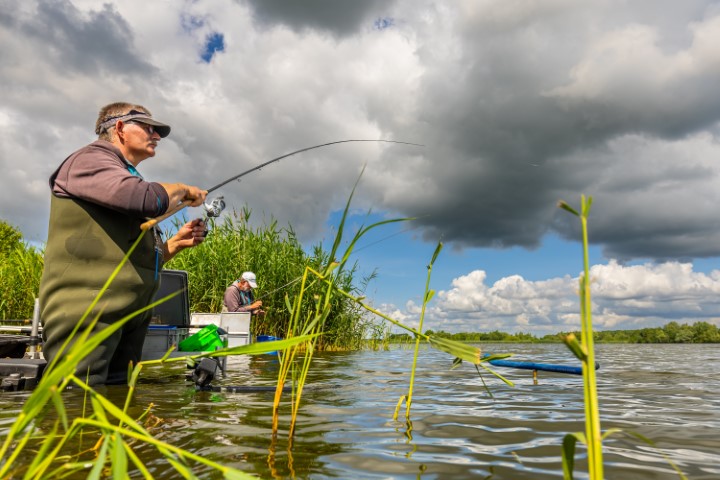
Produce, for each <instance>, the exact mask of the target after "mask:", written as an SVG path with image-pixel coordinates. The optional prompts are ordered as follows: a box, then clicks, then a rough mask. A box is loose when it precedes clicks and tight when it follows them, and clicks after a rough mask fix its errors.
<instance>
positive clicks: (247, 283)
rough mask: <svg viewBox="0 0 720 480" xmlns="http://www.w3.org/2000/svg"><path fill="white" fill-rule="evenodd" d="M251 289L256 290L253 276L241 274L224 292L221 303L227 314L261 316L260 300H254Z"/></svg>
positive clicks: (262, 312)
mask: <svg viewBox="0 0 720 480" xmlns="http://www.w3.org/2000/svg"><path fill="white" fill-rule="evenodd" d="M253 288H257V283H256V281H255V274H254V273H253V272H243V274H242V275H241V276H240V278H239V279H238V280H235V281H234V282H233V283H232V285H230V286H229V287H228V288H227V289H226V290H225V297H224V299H223V303H224V304H225V308H226V309H227V311H228V312H250V313H252V314H253V315H263V314H265V312H264V311H263V310H262V300H255V296H254V295H253V291H252V289H253Z"/></svg>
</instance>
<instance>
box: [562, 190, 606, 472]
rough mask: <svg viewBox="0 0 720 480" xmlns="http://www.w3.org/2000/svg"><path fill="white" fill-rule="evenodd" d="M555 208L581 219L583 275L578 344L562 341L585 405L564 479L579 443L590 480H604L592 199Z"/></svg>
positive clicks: (570, 440)
mask: <svg viewBox="0 0 720 480" xmlns="http://www.w3.org/2000/svg"><path fill="white" fill-rule="evenodd" d="M558 206H559V207H560V208H562V209H564V210H566V211H568V212H570V213H572V214H573V215H576V216H577V217H579V218H580V227H581V230H582V249H583V274H582V275H581V276H580V280H579V282H580V317H581V339H580V343H579V344H578V342H577V339H576V338H575V336H574V335H572V334H571V335H568V336H567V337H566V338H565V339H564V341H565V343H566V344H567V345H568V347H569V348H570V350H571V351H572V352H573V353H574V354H575V356H576V357H577V358H578V359H579V360H580V361H581V362H582V372H583V396H584V403H585V435H584V436H578V435H577V434H574V435H573V434H570V435H571V436H570V437H566V439H565V441H564V442H563V446H564V449H563V465H564V472H565V478H572V460H570V458H569V457H572V456H573V455H574V447H575V443H576V442H577V441H578V440H579V441H581V442H583V443H585V444H586V446H587V451H588V474H589V476H590V479H591V480H602V479H603V452H602V432H601V429H600V408H599V401H598V395H597V379H596V375H595V348H594V344H593V327H592V302H591V297H590V260H589V254H588V250H589V249H588V228H587V227H588V223H587V220H588V215H589V214H590V207H591V206H592V197H588V198H587V199H586V198H585V195H582V197H581V200H580V213H578V212H577V211H576V210H575V209H573V208H572V207H570V206H569V205H568V204H567V203H566V202H564V201H561V202H559V204H558Z"/></svg>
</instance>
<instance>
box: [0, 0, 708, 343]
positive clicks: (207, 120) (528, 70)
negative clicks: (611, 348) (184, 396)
mask: <svg viewBox="0 0 720 480" xmlns="http://www.w3.org/2000/svg"><path fill="white" fill-rule="evenodd" d="M0 44H1V45H2V48H1V49H0V85H2V89H1V90H0V91H1V93H0V162H1V163H2V176H1V178H0V218H2V219H3V220H5V221H7V222H9V223H11V224H13V225H15V226H17V227H18V228H20V230H21V231H22V232H23V234H24V235H25V237H26V239H27V240H30V241H32V242H37V243H42V242H43V241H44V240H45V238H46V235H47V221H48V211H49V198H48V195H49V193H48V186H47V178H48V176H49V175H50V174H51V173H52V171H53V170H54V169H55V168H56V167H57V165H58V164H59V163H60V162H61V161H62V160H63V159H64V158H65V157H66V156H67V155H68V154H70V153H71V152H72V151H73V150H75V149H77V148H79V147H81V146H83V145H84V144H86V143H89V142H91V141H93V140H94V136H93V127H94V123H95V119H96V115H97V111H98V110H99V108H100V107H101V106H102V105H104V104H107V103H110V102H113V101H119V100H126V101H131V102H137V103H141V104H143V105H145V106H147V107H148V108H150V110H151V111H152V112H153V114H154V116H155V117H158V118H159V119H161V120H164V121H167V122H168V123H170V124H171V125H172V127H173V131H172V134H171V135H170V137H168V138H166V139H164V140H163V141H162V143H161V144H160V147H159V149H158V155H157V156H156V157H155V158H153V159H152V160H149V161H147V162H145V163H143V164H142V165H141V166H140V170H141V172H142V173H143V174H144V176H145V177H146V178H148V179H151V180H157V181H180V182H185V183H189V184H194V185H198V186H200V187H203V188H208V187H210V186H213V185H215V184H217V183H219V182H220V181H222V180H224V179H225V178H226V177H228V176H230V175H232V174H235V173H239V172H241V171H243V170H245V169H247V168H250V167H252V166H254V165H256V164H259V163H262V162H264V161H267V160H269V159H271V158H273V157H276V156H279V155H282V154H284V153H288V152H291V151H294V150H298V149H301V148H305V147H308V146H311V145H315V144H320V143H326V142H332V141H336V140H344V139H387V140H398V141H405V142H412V143H420V144H423V145H424V147H414V146H407V145H392V144H382V143H347V144H341V145H334V146H330V147H326V148H323V149H317V150H313V151H311V152H307V153H303V154H300V155H297V156H294V157H290V158H288V159H286V160H283V161H282V162H280V163H277V164H274V165H272V166H269V167H267V168H266V169H263V170H262V171H260V172H258V173H255V174H253V175H252V176H247V177H245V178H244V179H243V181H242V182H240V183H232V184H229V185H228V186H227V187H224V188H223V189H222V190H220V191H218V194H222V195H224V196H225V200H226V202H227V203H228V205H229V206H230V208H232V207H236V208H240V207H242V206H243V205H245V204H247V205H248V206H249V207H250V208H252V210H253V212H254V215H256V216H258V217H261V216H263V215H264V216H267V217H270V216H272V217H274V218H276V219H278V220H279V221H280V223H281V224H286V223H288V222H289V223H290V224H291V225H292V226H293V228H294V229H295V230H296V231H297V232H298V234H299V235H300V237H301V239H302V240H303V242H305V243H306V244H307V245H311V244H312V243H315V242H317V241H321V240H323V239H324V240H325V241H328V239H330V238H332V227H333V224H334V223H336V222H337V219H338V211H339V210H341V209H342V208H343V206H344V203H345V201H346V199H347V198H348V195H349V193H350V191H351V189H352V186H353V184H354V182H355V181H356V180H357V178H358V176H359V175H360V172H361V170H362V169H363V167H364V168H365V170H364V174H363V176H362V179H361V181H360V184H359V187H358V190H357V192H356V197H355V199H354V202H353V206H354V210H353V212H354V214H355V215H354V216H353V218H352V219H351V224H352V225H353V226H359V225H362V224H368V223H371V222H373V221H376V220H378V219H384V218H397V217H415V218H416V220H413V221H412V222H407V223H403V224H400V225H397V226H392V227H388V228H382V229H380V230H378V232H376V233H374V234H373V235H371V236H369V237H367V238H366V239H365V240H364V241H363V242H361V244H360V246H359V249H358V251H357V254H356V256H355V258H356V259H357V260H358V261H359V262H360V264H361V267H362V269H363V271H364V272H370V271H372V270H376V271H377V273H378V277H377V279H376V280H374V281H373V282H372V283H371V284H370V286H369V288H368V294H369V297H370V298H372V299H373V301H374V303H375V304H376V305H378V306H381V307H382V308H383V309H384V310H385V311H387V312H392V314H393V315H394V316H395V317H396V318H398V319H399V320H403V321H406V322H408V323H410V324H412V323H414V322H415V321H416V320H417V316H418V312H419V308H420V306H421V300H420V299H421V298H422V290H423V287H424V284H425V277H426V271H427V270H426V268H425V266H426V264H427V263H428V261H429V260H430V258H431V256H432V253H433V251H434V249H435V246H436V244H437V243H438V242H439V241H442V242H444V245H445V248H444V250H443V252H442V254H441V255H440V257H439V258H438V260H437V262H436V264H435V268H434V270H433V277H432V281H431V285H432V288H434V289H435V290H436V291H437V292H438V293H437V296H436V297H435V299H434V300H433V302H432V304H431V305H430V308H429V311H428V316H427V318H426V323H425V328H432V329H435V330H438V329H442V330H446V331H451V332H455V331H488V330H494V329H499V330H502V331H508V332H517V331H524V332H531V333H535V334H538V335H544V334H546V333H555V332H557V331H561V330H564V331H566V330H577V329H579V320H578V311H579V307H578V302H577V297H576V285H577V276H578V273H579V272H580V270H581V267H582V263H581V250H580V244H579V226H578V222H577V219H576V218H575V217H573V216H572V215H570V214H568V213H567V212H564V211H562V210H559V209H558V208H557V207H556V203H557V201H558V200H559V199H564V200H566V201H568V202H569V203H570V204H571V205H574V206H577V205H579V202H580V195H581V194H585V195H590V196H592V197H593V199H594V204H593V209H592V212H591V215H590V241H591V243H592V249H591V264H592V265H593V267H592V272H591V274H592V278H593V282H594V283H593V293H594V297H593V298H594V320H595V326H596V328H598V329H623V328H641V327H646V326H656V325H663V324H665V323H667V322H669V321H678V322H681V323H682V322H694V321H698V320H703V321H709V322H712V323H715V324H718V323H719V322H720V320H719V319H720V300H719V299H720V295H718V294H719V293H720V270H719V269H718V268H719V267H720V211H719V209H718V205H720V188H719V187H720V178H719V177H720V143H719V138H720V136H719V135H720V128H719V127H720V95H718V94H717V89H718V85H720V48H718V47H717V45H720V3H718V2H717V1H716V0H715V1H711V0H683V1H677V0H645V1H643V0H636V1H633V2H626V1H619V0H596V1H593V2H577V1H572V0H543V1H532V0H484V1H478V0H467V1H463V0H458V1H454V2H434V1H426V0H395V1H393V0H382V1H380V0H366V1H363V2H353V1H337V0H315V1H306V2H301V3H299V2H291V1H280V0H234V1H233V0H194V1H191V0H187V1H184V2H183V1H153V2H148V1H146V0H143V1H139V0H123V1H119V0H118V1H106V2H104V4H103V3H101V2H97V1H95V0H44V1H36V0H25V1H22V2H21V1H17V0H0ZM369 211H371V213H370V214H369V215H368V214H367V213H368V212H369ZM192 214H193V212H190V215H192Z"/></svg>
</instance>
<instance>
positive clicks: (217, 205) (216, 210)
mask: <svg viewBox="0 0 720 480" xmlns="http://www.w3.org/2000/svg"><path fill="white" fill-rule="evenodd" d="M349 142H382V143H399V144H402V145H413V146H416V147H424V145H421V144H418V143H410V142H400V141H397V140H373V139H370V140H338V141H335V142H328V143H323V144H320V145H313V146H312V147H306V148H302V149H300V150H296V151H294V152H290V153H286V154H285V155H281V156H279V157H276V158H273V159H272V160H268V161H267V162H264V163H261V164H260V165H257V166H254V167H252V168H251V169H249V170H245V171H244V172H242V173H239V174H237V175H235V176H232V177H230V178H228V179H227V180H223V181H222V182H220V183H218V184H217V185H215V186H214V187H211V188H208V190H207V193H212V192H214V191H215V190H217V189H219V188H220V187H223V186H225V185H227V184H228V183H230V182H232V181H234V180H239V179H240V178H242V177H244V176H245V175H248V174H250V173H252V172H255V171H258V170H260V169H261V168H263V167H266V166H268V165H270V164H271V163H275V162H279V161H280V160H282V159H283V158H287V157H291V156H293V155H297V154H298V153H303V152H307V151H308V150H314V149H316V148H321V147H327V146H328V145H336V144H338V143H349ZM191 203H192V201H191V200H185V201H183V202H181V203H178V204H177V205H176V206H174V207H173V208H170V209H168V211H167V212H165V213H164V214H163V215H161V216H159V217H156V218H153V219H151V220H148V221H147V222H145V223H143V224H142V225H141V226H140V228H141V229H142V230H143V231H144V230H147V229H149V228H152V227H154V226H155V225H157V224H158V223H160V222H162V221H163V220H165V219H166V218H168V217H170V216H172V215H175V214H176V213H178V212H179V211H180V210H182V209H183V208H185V207H187V206H188V205H190V204H191ZM203 207H205V211H206V213H207V216H208V217H217V216H219V215H220V213H221V212H222V210H223V209H224V208H225V202H224V200H223V198H222V197H218V198H217V199H215V200H214V201H213V202H212V203H211V204H207V203H205V204H203Z"/></svg>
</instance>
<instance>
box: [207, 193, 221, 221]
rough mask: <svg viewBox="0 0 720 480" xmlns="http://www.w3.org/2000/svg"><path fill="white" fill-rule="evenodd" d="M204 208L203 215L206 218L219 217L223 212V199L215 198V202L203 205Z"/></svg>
mask: <svg viewBox="0 0 720 480" xmlns="http://www.w3.org/2000/svg"><path fill="white" fill-rule="evenodd" d="M203 207H204V208H205V215H207V217H208V218H215V217H219V216H220V214H221V213H222V211H223V210H225V199H224V198H223V197H217V198H216V199H215V200H213V201H212V202H210V203H209V204H208V203H207V202H205V203H203Z"/></svg>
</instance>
